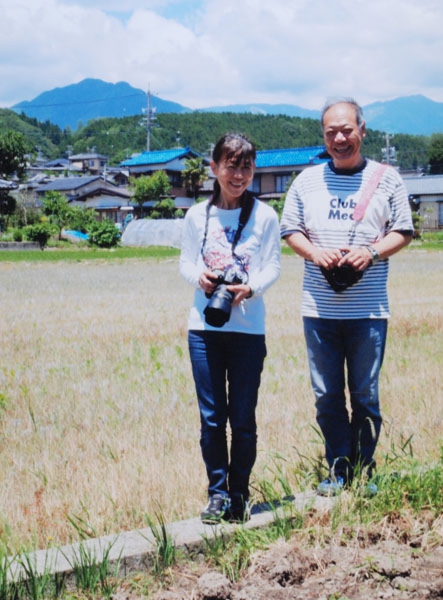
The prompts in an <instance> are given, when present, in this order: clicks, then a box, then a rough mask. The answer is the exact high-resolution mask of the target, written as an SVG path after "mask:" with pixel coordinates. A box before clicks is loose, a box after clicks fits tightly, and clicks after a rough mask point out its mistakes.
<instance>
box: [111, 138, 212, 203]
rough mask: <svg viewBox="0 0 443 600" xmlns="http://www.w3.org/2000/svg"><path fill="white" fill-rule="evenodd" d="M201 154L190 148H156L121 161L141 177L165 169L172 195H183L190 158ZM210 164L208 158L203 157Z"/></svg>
mask: <svg viewBox="0 0 443 600" xmlns="http://www.w3.org/2000/svg"><path fill="white" fill-rule="evenodd" d="M198 156H200V155H199V154H197V152H194V151H193V150H191V149H190V148H172V149H170V150H154V151H151V152H147V151H145V152H142V153H141V154H138V155H137V156H134V157H132V158H128V159H127V160H125V161H123V162H122V163H120V167H121V168H123V169H125V170H127V171H129V175H130V176H133V177H140V176H142V175H145V176H149V175H152V174H153V173H155V172H156V171H165V173H166V174H167V175H168V177H169V181H170V183H171V186H172V187H171V191H170V195H171V196H174V197H175V196H183V195H184V194H183V192H184V190H183V176H182V173H183V170H184V169H185V168H186V161H187V160H188V159H189V158H197V157H198ZM203 162H204V163H205V164H209V161H208V160H207V159H203Z"/></svg>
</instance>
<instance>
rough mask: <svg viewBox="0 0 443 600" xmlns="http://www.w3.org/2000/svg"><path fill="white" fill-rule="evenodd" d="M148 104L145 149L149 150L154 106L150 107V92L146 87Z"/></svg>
mask: <svg viewBox="0 0 443 600" xmlns="http://www.w3.org/2000/svg"><path fill="white" fill-rule="evenodd" d="M147 96H148V105H147V108H146V150H147V151H148V152H150V151H151V128H152V126H153V123H154V121H155V108H151V92H150V90H149V88H148V94H147Z"/></svg>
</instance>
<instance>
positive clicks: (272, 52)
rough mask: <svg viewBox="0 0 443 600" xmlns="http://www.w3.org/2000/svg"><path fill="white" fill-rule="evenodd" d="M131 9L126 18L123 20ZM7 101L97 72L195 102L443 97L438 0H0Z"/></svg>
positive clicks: (308, 103)
mask: <svg viewBox="0 0 443 600" xmlns="http://www.w3.org/2000/svg"><path fill="white" fill-rule="evenodd" d="M122 6H124V13H125V15H124V18H119V17H121V16H122V15H121V13H122ZM0 9H1V12H2V20H1V22H0V56H1V57H2V58H1V59H0V77H1V80H2V86H1V92H0V94H1V95H0V106H8V105H11V104H13V103H15V102H18V101H20V100H25V99H32V98H34V97H35V96H36V95H38V94H39V93H41V92H43V91H46V90H49V89H52V88H54V87H61V86H65V85H69V84H71V83H75V82H77V81H80V80H81V79H84V78H86V77H95V78H99V79H103V80H104V81H110V82H117V81H127V82H128V83H130V84H131V85H133V86H135V87H139V88H142V89H146V88H147V86H148V85H149V86H150V88H151V91H152V92H153V93H154V94H156V95H159V96H161V97H163V98H166V99H169V100H174V101H176V102H180V103H181V104H184V105H186V106H189V107H191V108H198V107H203V106H211V105H216V104H232V103H246V102H269V103H280V102H287V103H293V104H298V105H300V106H305V107H309V108H319V107H320V106H321V104H322V103H323V101H324V99H325V98H326V97H327V96H330V95H335V94H340V95H342V94H346V95H353V96H355V97H356V98H357V99H358V100H359V101H361V102H362V103H364V104H366V103H368V102H372V101H375V100H383V99H388V98H394V97H398V96H406V95H411V94H417V93H422V94H424V95H428V96H429V97H431V98H433V99H435V100H438V101H443V87H442V85H441V82H442V81H443V63H442V62H441V56H442V55H443V36H441V24H442V23H443V3H441V2H440V1H439V0H390V1H389V2H386V0H371V1H370V2H368V1H367V0H336V1H335V2H331V1H330V0H315V2H313V1H312V0H291V1H289V0H272V2H269V0H223V2H220V0H192V1H190V2H186V3H184V2H182V0H180V1H179V0H128V1H127V2H125V3H124V4H123V3H122V2H121V0H118V1H116V0H20V1H19V2H9V0H8V2H7V1H6V0H0Z"/></svg>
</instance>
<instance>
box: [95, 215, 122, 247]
mask: <svg viewBox="0 0 443 600" xmlns="http://www.w3.org/2000/svg"><path fill="white" fill-rule="evenodd" d="M88 234H89V240H88V242H89V244H90V245H91V246H98V247H99V248H114V247H115V246H118V243H119V241H120V232H119V231H118V229H117V227H116V226H115V223H114V222H113V221H111V220H110V219H103V221H95V222H94V223H92V224H91V225H90V226H89V228H88Z"/></svg>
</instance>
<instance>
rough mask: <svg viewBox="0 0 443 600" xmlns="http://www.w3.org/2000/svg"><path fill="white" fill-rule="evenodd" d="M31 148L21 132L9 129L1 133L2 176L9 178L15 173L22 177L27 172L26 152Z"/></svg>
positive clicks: (0, 165)
mask: <svg viewBox="0 0 443 600" xmlns="http://www.w3.org/2000/svg"><path fill="white" fill-rule="evenodd" d="M29 150H30V148H29V146H28V144H27V142H26V139H25V137H24V136H23V135H22V134H21V133H18V132H16V131H12V130H8V131H6V132H5V133H2V134H0V178H1V179H8V177H12V176H13V175H15V176H16V177H18V178H19V179H22V178H23V177H24V175H25V172H26V154H27V153H28V152H29Z"/></svg>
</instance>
